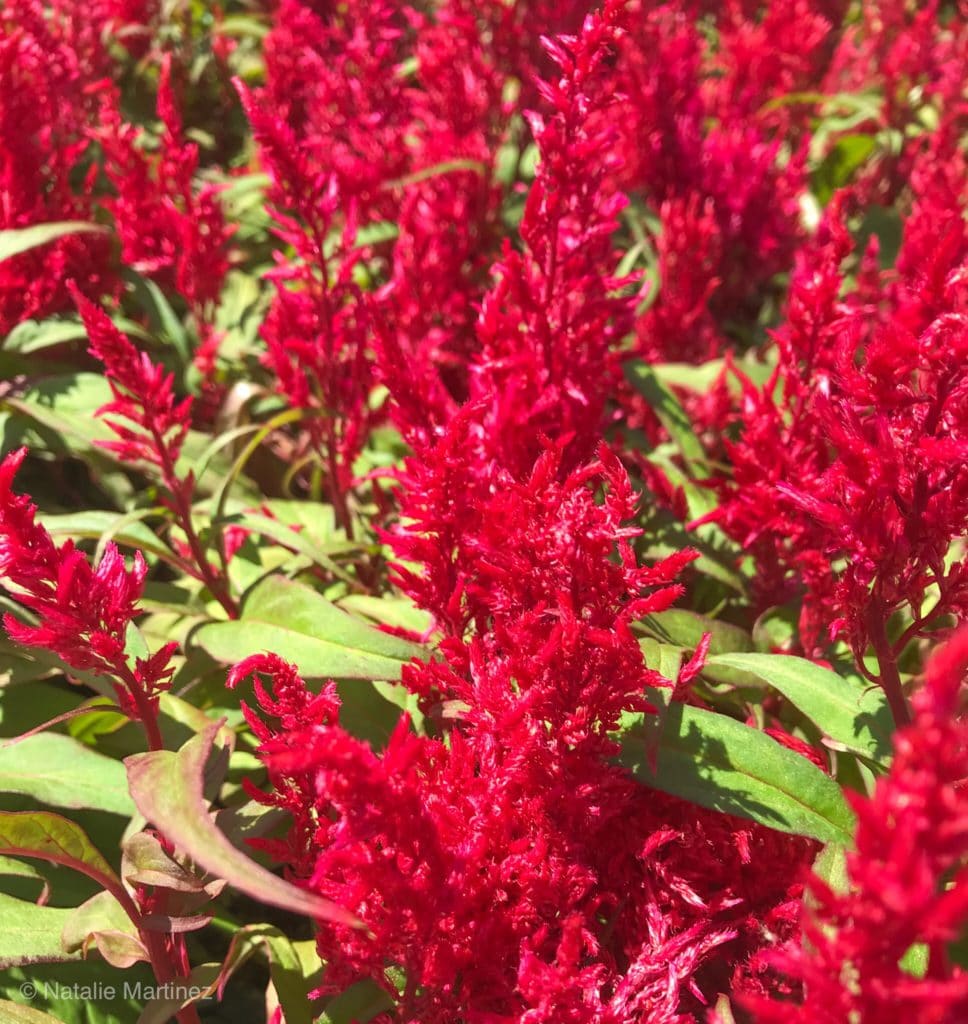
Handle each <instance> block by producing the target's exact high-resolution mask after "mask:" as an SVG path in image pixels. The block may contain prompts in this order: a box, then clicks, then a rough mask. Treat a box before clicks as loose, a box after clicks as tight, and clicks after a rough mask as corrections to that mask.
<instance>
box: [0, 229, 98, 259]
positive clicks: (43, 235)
mask: <svg viewBox="0 0 968 1024" xmlns="http://www.w3.org/2000/svg"><path fill="white" fill-rule="evenodd" d="M103 232H104V228H102V227H101V226H100V225H99V224H88V223H87V222H86V221H82V220H59V221H50V222H49V223H47V224H32V225H31V226H30V227H29V228H7V229H6V230H5V231H0V263H2V262H3V261H4V260H8V259H10V258H11V257H12V256H19V255H20V254H21V253H22V252H27V251H28V250H30V249H37V248H38V247H40V246H41V245H47V243H48V242H55V241H57V239H58V238H63V237H64V236H65V235H80V234H101V233H103Z"/></svg>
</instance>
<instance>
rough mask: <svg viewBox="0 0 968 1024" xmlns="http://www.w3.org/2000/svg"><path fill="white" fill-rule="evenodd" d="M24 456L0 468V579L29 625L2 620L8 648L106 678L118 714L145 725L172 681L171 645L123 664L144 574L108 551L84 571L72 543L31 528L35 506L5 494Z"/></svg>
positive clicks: (139, 564) (141, 565) (137, 559)
mask: <svg viewBox="0 0 968 1024" xmlns="http://www.w3.org/2000/svg"><path fill="white" fill-rule="evenodd" d="M26 454H27V451H26V449H25V448H21V449H20V450H19V451H16V452H12V453H11V454H10V455H8V456H7V457H6V458H5V459H4V460H3V462H2V463H0V578H2V581H3V585H4V587H5V588H6V589H7V590H9V592H10V594H11V596H12V597H13V598H14V599H15V600H16V601H17V602H19V603H20V604H21V605H23V606H24V607H25V608H27V609H29V610H30V611H31V612H33V613H34V614H35V615H36V616H37V619H38V622H37V624H36V625H31V624H28V623H25V622H23V621H21V620H20V619H18V618H17V617H16V616H15V615H11V614H6V615H4V618H3V624H4V626H5V628H6V630H7V633H8V634H9V635H10V637H11V639H12V640H15V641H16V642H17V643H20V644H24V645H26V646H29V647H43V648H46V649H47V650H49V651H52V652H53V653H54V654H56V655H57V656H58V657H59V658H61V659H62V660H63V661H64V662H66V663H67V664H68V665H69V666H70V667H71V668H75V669H78V670H86V671H93V672H97V673H100V674H102V675H106V676H107V677H108V678H110V679H111V681H112V682H113V683H114V687H115V690H116V692H117V695H118V700H119V701H120V703H121V706H122V708H123V709H124V710H125V711H127V712H128V713H129V714H131V715H132V716H133V717H138V718H141V717H144V712H145V707H144V703H143V702H146V701H147V702H148V703H149V705H150V704H152V703H153V702H154V701H155V700H156V698H157V694H158V692H159V691H161V690H164V689H167V687H168V683H169V681H170V679H171V672H172V670H171V668H170V667H169V665H168V661H169V659H170V657H171V654H172V652H173V650H174V649H175V647H176V645H175V644H168V645H166V646H165V647H163V648H162V649H161V650H160V651H158V652H157V653H156V654H155V655H154V656H152V657H150V658H146V659H141V658H137V659H129V658H128V656H127V655H126V654H125V646H126V643H127V631H128V627H129V626H130V625H131V623H132V622H133V621H134V619H135V618H136V617H137V616H138V614H139V609H138V600H139V598H140V597H141V591H142V587H143V585H144V579H145V573H146V572H147V568H146V566H145V562H144V559H143V558H142V557H141V555H140V553H137V554H135V556H134V561H133V564H132V566H131V568H130V569H129V568H128V567H127V566H126V565H125V563H124V559H123V558H122V556H121V554H120V553H119V552H118V549H117V547H116V546H115V545H114V544H108V545H107V546H106V548H105V551H104V554H103V555H102V557H101V560H100V562H99V563H98V564H97V565H96V566H93V567H92V566H91V564H90V563H89V562H88V560H87V557H86V556H85V555H84V553H83V552H81V551H78V550H77V549H76V548H75V547H74V544H73V543H72V542H71V541H65V542H64V543H63V544H62V545H60V547H58V546H57V545H55V544H54V542H53V540H52V539H51V536H50V534H49V533H48V532H47V530H46V529H44V527H43V526H41V525H39V524H38V523H36V522H35V521H34V515H35V513H36V511H37V509H36V506H35V505H33V504H32V503H31V502H30V499H29V498H27V497H25V496H20V495H16V494H14V493H13V491H12V490H11V487H12V484H13V478H14V475H15V474H16V472H17V470H18V469H19V467H20V464H21V463H22V462H23V460H24V457H25V456H26Z"/></svg>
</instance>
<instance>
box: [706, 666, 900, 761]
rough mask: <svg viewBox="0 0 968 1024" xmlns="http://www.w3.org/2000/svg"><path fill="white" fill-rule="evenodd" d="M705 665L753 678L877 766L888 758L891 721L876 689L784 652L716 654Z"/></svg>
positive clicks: (881, 694) (888, 710) (825, 732)
mask: <svg viewBox="0 0 968 1024" xmlns="http://www.w3.org/2000/svg"><path fill="white" fill-rule="evenodd" d="M708 664H709V665H710V666H712V667H716V666H723V667H726V668H732V669H737V670H739V671H742V672H747V673H749V674H750V675H754V676H758V677H759V678H760V679H762V680H763V682H764V683H767V684H768V685H769V686H772V687H773V688H774V689H776V690H778V691H779V692H780V693H782V694H783V696H784V697H786V699H787V700H788V701H790V703H791V704H793V705H794V706H795V707H796V708H797V709H798V710H799V711H801V712H802V713H803V714H804V715H806V717H807V718H809V719H810V721H811V722H813V724H814V725H816V726H817V728H818V729H820V731H821V732H822V733H823V734H824V735H825V736H828V737H829V738H830V739H832V740H834V741H835V742H836V743H838V744H841V745H842V746H843V747H844V748H846V749H847V750H850V751H853V752H854V753H857V754H861V755H862V756H864V757H868V758H870V759H871V760H873V761H877V762H878V763H879V764H887V763H888V762H889V761H890V758H891V736H892V734H893V731H894V720H893V718H892V716H891V710H890V707H889V706H888V703H887V698H886V697H885V696H884V691H883V690H881V689H880V688H879V687H875V686H869V685H865V684H864V683H862V682H861V681H860V680H858V679H845V678H844V677H843V676H839V675H837V673H836V672H831V671H830V669H827V668H823V667H822V666H820V665H816V664H814V663H813V662H812V661H807V659H806V658H796V657H793V656H792V655H787V654H749V653H747V654H719V655H716V656H714V657H711V658H709V660H708Z"/></svg>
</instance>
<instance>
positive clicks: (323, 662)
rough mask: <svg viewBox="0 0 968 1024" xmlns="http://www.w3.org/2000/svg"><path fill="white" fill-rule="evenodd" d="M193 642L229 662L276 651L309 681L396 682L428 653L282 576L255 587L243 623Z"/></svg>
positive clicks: (215, 628) (214, 629)
mask: <svg viewBox="0 0 968 1024" xmlns="http://www.w3.org/2000/svg"><path fill="white" fill-rule="evenodd" d="M192 639H193V641H194V642H195V643H197V644H198V645H199V646H200V647H202V648H203V649H204V650H206V651H207V652H208V653H209V654H210V655H211V656H212V657H213V658H216V659H217V660H219V661H223V662H225V663H226V664H235V663H236V662H239V661H241V660H242V659H243V658H246V657H248V656H249V655H250V654H260V653H262V652H264V651H272V652H273V653H274V654H278V655H279V656H280V657H282V658H285V659H286V660H287V661H291V662H292V663H293V664H294V665H296V667H297V668H298V669H299V672H300V674H301V675H302V676H303V677H304V678H307V679H319V678H325V677H332V678H336V679H385V680H391V681H392V680H396V679H398V678H399V676H400V670H401V668H402V667H403V665H404V664H406V662H408V661H409V660H410V659H411V658H413V657H416V656H419V655H420V654H421V653H423V651H422V649H421V648H420V647H419V646H418V645H417V644H412V643H409V642H408V641H406V640H401V639H399V638H398V637H394V636H390V635H389V634H387V633H383V632H381V631H380V630H378V629H374V628H373V627H372V626H369V625H367V624H366V623H365V622H360V621H359V620H358V619H354V618H353V617H352V616H350V615H347V614H346V612H344V611H341V610H340V609H339V608H337V607H336V605H334V604H333V603H332V602H330V601H327V600H326V599H325V598H324V597H322V595H320V594H317V593H316V591H315V590H313V589H312V588H311V587H307V586H305V585H303V584H301V583H294V582H292V581H291V580H287V579H284V578H281V577H278V576H271V577H269V578H268V579H266V580H264V581H263V582H262V583H259V584H258V585H257V586H256V587H254V588H253V590H252V591H251V593H250V594H249V596H248V597H247V599H246V601H245V604H244V606H243V609H242V617H241V618H240V619H238V620H236V621H234V622H215V623H211V624H210V625H207V626H203V627H202V628H201V629H199V630H198V632H197V633H195V634H194V636H193V638H192Z"/></svg>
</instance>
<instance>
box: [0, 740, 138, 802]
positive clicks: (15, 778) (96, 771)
mask: <svg viewBox="0 0 968 1024" xmlns="http://www.w3.org/2000/svg"><path fill="white" fill-rule="evenodd" d="M0 793H22V794H24V795H25V796H30V797H33V798H34V799H35V800H38V801H39V802H41V803H44V804H49V805H50V806H52V807H72V808H73V807H85V808H89V809H91V810H97V811H107V812H109V813H110V814H121V815H124V816H125V817H131V815H133V814H134V804H133V803H132V802H131V798H130V797H129V796H128V791H127V785H126V783H125V774H124V768H123V767H122V765H120V764H119V763H118V762H117V761H114V760H112V759H111V758H109V757H104V756H103V755H102V754H98V753H96V752H95V751H93V750H91V749H89V748H88V747H85V746H84V745H83V744H81V743H78V742H77V741H76V740H73V739H71V738H70V737H69V736H62V735H60V734H59V733H49V732H48V733H39V734H38V735H36V736H30V737H28V738H27V739H25V740H21V741H20V742H18V743H16V744H14V745H13V746H3V747H0Z"/></svg>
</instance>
